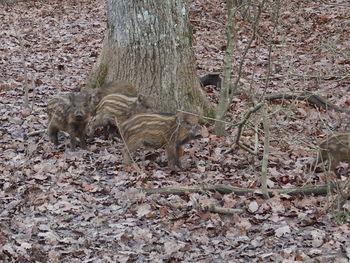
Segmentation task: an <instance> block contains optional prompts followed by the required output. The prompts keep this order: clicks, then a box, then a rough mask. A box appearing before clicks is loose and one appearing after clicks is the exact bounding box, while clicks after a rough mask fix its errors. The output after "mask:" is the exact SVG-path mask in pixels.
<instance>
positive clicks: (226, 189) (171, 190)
mask: <svg viewBox="0 0 350 263" xmlns="http://www.w3.org/2000/svg"><path fill="white" fill-rule="evenodd" d="M329 189H330V190H334V189H335V185H334V184H331V185H329V186H328V185H308V186H302V187H298V188H286V189H281V188H278V189H277V188H276V189H268V193H269V195H274V194H275V193H279V194H288V195H298V194H305V195H310V194H316V195H324V194H327V191H328V190H329ZM141 190H142V191H143V192H145V193H146V194H148V195H150V194H162V195H171V194H173V195H185V194H188V193H202V194H205V193H207V192H219V193H221V194H230V193H235V194H237V195H245V194H248V193H255V192H258V193H261V191H260V189H258V188H241V187H235V186H230V185H224V184H216V185H201V186H176V187H164V188H145V189H141Z"/></svg>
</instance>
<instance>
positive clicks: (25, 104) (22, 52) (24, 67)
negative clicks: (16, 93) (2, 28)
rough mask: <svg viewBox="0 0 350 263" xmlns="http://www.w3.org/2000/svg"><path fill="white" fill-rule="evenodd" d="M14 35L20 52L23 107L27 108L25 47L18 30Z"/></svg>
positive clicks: (27, 89) (27, 87)
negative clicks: (22, 76) (22, 75)
mask: <svg viewBox="0 0 350 263" xmlns="http://www.w3.org/2000/svg"><path fill="white" fill-rule="evenodd" d="M16 37H17V39H18V43H19V47H20V53H21V63H22V67H23V72H24V85H23V86H24V107H26V108H29V81H28V70H27V65H26V62H25V55H24V53H25V48H24V45H23V38H22V36H21V34H20V33H19V32H17V31H16Z"/></svg>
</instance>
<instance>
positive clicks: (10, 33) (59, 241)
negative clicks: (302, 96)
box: [0, 0, 350, 263]
mask: <svg viewBox="0 0 350 263" xmlns="http://www.w3.org/2000/svg"><path fill="white" fill-rule="evenodd" d="M270 2H274V3H275V2H278V1H270ZM327 3H328V4H327ZM329 3H333V4H329ZM271 5H272V6H271ZM252 11H253V10H250V12H248V14H250V15H251V14H252V13H253V12H252ZM349 13H350V6H349V3H348V1H346V0H343V1H341V0H330V1H309V0H291V1H287V2H286V3H285V4H283V5H281V6H280V8H279V9H278V12H277V9H276V4H268V5H267V9H266V10H265V11H264V12H263V13H262V17H261V21H260V23H259V27H258V31H257V33H258V34H257V38H256V39H255V40H254V41H253V43H252V47H251V49H250V50H249V51H248V53H247V56H246V60H245V63H244V66H243V70H242V76H241V80H240V82H239V88H240V89H242V90H244V91H246V93H245V94H242V95H237V96H236V97H235V98H234V100H233V103H232V106H231V108H230V111H229V114H228V116H227V121H228V122H232V123H235V122H237V121H239V120H241V118H242V117H243V115H244V113H245V112H246V111H247V110H248V109H249V108H250V107H251V106H252V101H251V99H250V98H251V97H250V95H251V94H262V93H263V92H265V91H266V93H267V94H274V93H281V92H293V93H302V92H305V91H308V92H314V93H315V94H318V95H320V96H322V97H324V98H326V99H327V100H328V101H330V102H331V103H334V104H336V105H337V106H339V107H340V108H342V109H345V108H350V75H349V72H350V31H349V28H350V17H349ZM105 14H106V6H105V2H104V1H102V0H97V1H88V0H73V1H68V0H64V1H61V0H60V1H58V0H55V1H53V0H50V1H25V2H17V3H14V4H1V3H0V21H1V31H0V96H1V100H2V103H1V104H0V119H1V126H0V158H1V159H0V162H1V166H0V262H208V263H209V262H342V263H343V262H344V263H345V262H349V260H350V224H349V222H350V219H349V209H350V205H349V200H348V203H347V204H346V205H345V206H344V207H342V208H341V209H340V210H338V211H335V210H332V209H330V208H331V207H332V205H333V204H334V202H335V201H334V200H335V198H336V195H335V194H334V193H332V194H329V195H327V196H326V195H307V196H306V195H297V196H292V195H289V194H277V193H275V194H274V195H273V196H272V197H271V198H270V199H264V198H263V196H262V195H261V193H260V192H259V191H256V192H255V193H251V194H246V195H243V196H238V195H236V194H233V193H231V194H220V193H218V192H203V193H190V192H185V193H184V194H183V195H173V194H169V195H159V194H152V195H146V194H145V193H144V192H142V191H140V188H161V187H167V186H198V185H208V184H225V185H231V186H239V187H245V188H255V187H259V186H260V177H261V162H262V156H263V154H262V153H263V140H264V136H263V132H261V129H262V125H261V121H262V114H261V113H260V112H258V113H256V114H254V115H253V116H252V119H251V122H250V124H249V126H247V127H246V129H245V130H244V132H243V134H242V141H243V142H245V143H246V144H248V145H250V146H251V147H254V143H255V133H254V130H255V129H257V130H258V131H259V132H258V135H259V136H258V146H257V151H258V153H257V155H252V154H250V153H248V152H245V151H243V150H242V149H240V148H239V147H237V146H236V145H235V144H234V139H235V135H236V134H237V128H236V127H234V126H231V127H229V126H228V127H227V133H228V136H226V137H218V136H215V135H214V133H213V127H212V125H207V127H206V128H207V131H208V132H207V133H206V134H203V135H204V136H203V138H201V139H198V140H195V141H193V142H191V143H190V144H188V145H187V146H186V149H185V156H184V158H183V160H182V163H183V170H182V171H179V172H171V171H170V170H169V169H168V168H167V166H166V156H165V154H164V151H162V150H159V151H156V153H154V154H149V152H147V151H140V152H139V153H138V154H136V155H135V157H137V158H136V160H137V163H138V164H139V166H140V168H141V171H140V172H137V171H136V170H135V169H133V168H130V169H127V167H124V166H123V165H122V157H121V152H120V149H121V147H122V144H121V142H112V141H108V140H105V139H103V138H99V137H96V138H90V139H89V141H88V149H87V150H78V151H76V152H71V151H70V150H69V149H67V147H66V146H65V144H64V143H62V145H60V147H55V146H54V145H52V143H50V142H49V141H48V136H47V134H39V135H37V136H31V137H29V138H25V137H24V135H25V134H28V133H30V132H34V131H37V130H42V129H45V128H46V127H47V115H46V112H45V108H46V104H47V100H48V98H50V97H51V96H52V95H54V94H57V93H59V92H62V91H77V90H80V89H81V88H82V87H84V85H85V80H86V78H87V75H88V74H89V72H90V70H91V69H92V66H93V65H94V63H95V61H96V59H97V57H98V54H99V52H100V50H101V45H102V40H103V35H104V31H105V29H106V17H105ZM274 14H277V17H278V18H279V19H278V21H277V23H275V22H274V17H275V15H274ZM190 15H191V23H192V25H193V30H194V36H195V46H194V50H195V54H196V58H197V68H198V75H203V74H205V73H206V72H220V71H222V64H223V63H222V61H223V56H224V52H225V48H226V33H225V23H226V9H225V1H223V0H221V1H220V0H214V1H213V0H193V1H192V2H191V8H190ZM251 20H252V17H249V16H248V17H245V19H243V18H242V17H239V18H238V19H237V21H236V25H237V27H238V31H237V41H238V44H237V50H236V52H235V64H234V69H235V70H234V72H237V70H236V69H237V66H238V63H239V59H240V57H241V55H242V52H243V51H244V48H245V45H246V44H247V43H248V41H249V38H250V35H251V30H250V26H251V23H250V22H249V21H251ZM275 25H277V27H275ZM270 43H273V45H272V46H271V45H270ZM270 46H271V47H272V49H271V52H269V47H270ZM269 53H270V56H269ZM269 58H270V59H269ZM269 65H271V67H269ZM269 68H271V71H270V78H269V82H268V83H267V86H266V81H265V80H266V76H267V74H268V72H269V70H268V69H269ZM234 77H235V75H234ZM25 87H29V104H30V108H29V109H28V108H27V107H25V106H24V88H25ZM265 88H266V90H265ZM204 89H205V91H206V93H207V95H208V98H209V99H210V100H211V101H212V102H213V103H217V101H218V96H219V91H218V89H217V88H215V87H213V86H208V87H205V88H204ZM268 105H269V107H268V111H269V114H270V115H269V116H270V132H271V138H270V155H269V164H268V170H267V171H268V174H267V176H268V181H267V182H268V187H269V188H286V189H287V188H291V187H300V186H304V185H318V184H324V183H326V180H327V176H326V173H325V172H322V169H319V170H321V171H318V172H317V173H316V172H312V171H310V169H309V166H310V163H312V160H314V158H315V156H316V153H317V142H318V141H320V140H322V139H324V138H326V136H327V135H329V134H332V133H333V132H337V131H345V130H346V129H349V124H350V116H349V115H348V114H346V113H342V112H339V111H334V110H325V109H322V108H318V107H315V106H314V105H310V104H309V103H307V102H306V101H298V100H276V101H272V102H270V103H269V104H268ZM66 142H67V140H66ZM229 150H231V151H230V153H226V152H227V151H229ZM145 153H147V154H146V157H145V158H143V156H145ZM349 173H350V166H349V164H346V163H342V164H341V167H340V168H339V169H338V176H332V177H331V179H332V180H338V181H340V182H341V181H345V180H346V179H347V177H348V175H349ZM213 205H214V206H217V207H222V208H233V209H240V210H241V211H240V212H239V211H237V212H236V213H233V214H221V213H217V212H210V211H209V210H208V207H211V206H213ZM340 212H342V213H340Z"/></svg>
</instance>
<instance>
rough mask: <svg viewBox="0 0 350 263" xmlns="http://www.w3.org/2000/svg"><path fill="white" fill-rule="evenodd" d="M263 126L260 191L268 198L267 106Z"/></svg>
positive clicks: (268, 135)
mask: <svg viewBox="0 0 350 263" xmlns="http://www.w3.org/2000/svg"><path fill="white" fill-rule="evenodd" d="M263 125H264V135H265V139H264V153H263V159H262V165H261V191H262V192H263V194H264V197H265V198H270V196H269V193H268V191H267V165H268V162H269V147H270V122H269V116H268V112H267V105H265V107H264V113H263Z"/></svg>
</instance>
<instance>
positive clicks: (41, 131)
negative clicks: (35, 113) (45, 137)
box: [23, 129, 46, 140]
mask: <svg viewBox="0 0 350 263" xmlns="http://www.w3.org/2000/svg"><path fill="white" fill-rule="evenodd" d="M45 132H46V129H43V130H38V131H33V132H29V133H25V134H24V135H23V137H24V139H25V140H27V139H28V138H29V137H32V136H37V135H40V134H42V133H45Z"/></svg>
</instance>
